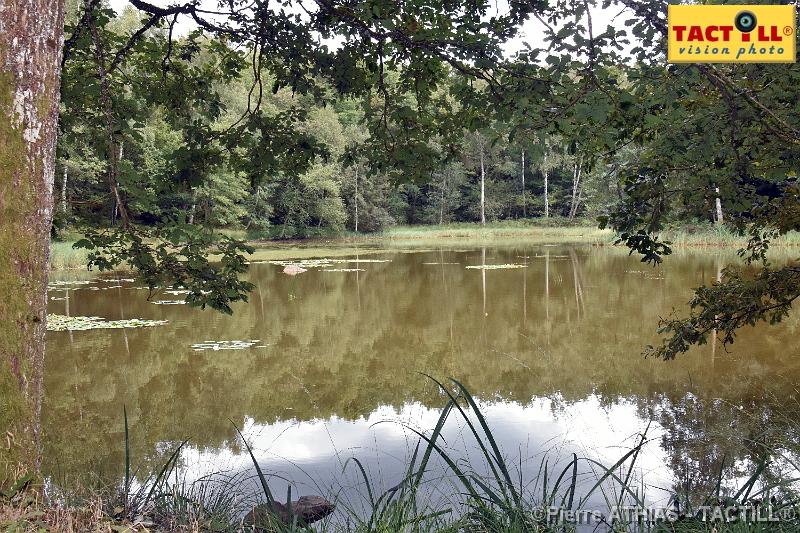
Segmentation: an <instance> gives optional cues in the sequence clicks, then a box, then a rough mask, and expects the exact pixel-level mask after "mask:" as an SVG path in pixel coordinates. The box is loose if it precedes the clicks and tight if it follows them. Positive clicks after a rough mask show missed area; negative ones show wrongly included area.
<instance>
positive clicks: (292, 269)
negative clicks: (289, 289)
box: [283, 265, 306, 276]
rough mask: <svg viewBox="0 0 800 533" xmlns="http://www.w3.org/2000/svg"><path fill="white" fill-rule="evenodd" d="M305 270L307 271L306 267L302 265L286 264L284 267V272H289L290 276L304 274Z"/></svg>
mask: <svg viewBox="0 0 800 533" xmlns="http://www.w3.org/2000/svg"><path fill="white" fill-rule="evenodd" d="M303 272H306V269H305V268H303V267H301V266H297V265H286V266H285V267H283V273H284V274H289V275H290V276H296V275H297V274H302V273H303Z"/></svg>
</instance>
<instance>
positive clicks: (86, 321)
mask: <svg viewBox="0 0 800 533" xmlns="http://www.w3.org/2000/svg"><path fill="white" fill-rule="evenodd" d="M166 323H167V321H166V320H144V319H140V318H131V319H127V320H106V319H105V318H102V317H99V316H64V315H57V314H48V315H47V331H86V330H90V329H122V328H150V327H154V326H163V325H164V324H166Z"/></svg>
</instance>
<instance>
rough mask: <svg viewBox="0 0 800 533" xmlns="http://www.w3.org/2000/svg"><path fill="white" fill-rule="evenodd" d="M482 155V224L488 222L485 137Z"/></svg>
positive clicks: (481, 142)
mask: <svg viewBox="0 0 800 533" xmlns="http://www.w3.org/2000/svg"><path fill="white" fill-rule="evenodd" d="M479 150H480V155H481V224H484V225H485V224H486V169H485V167H484V161H483V139H481V140H480V147H479Z"/></svg>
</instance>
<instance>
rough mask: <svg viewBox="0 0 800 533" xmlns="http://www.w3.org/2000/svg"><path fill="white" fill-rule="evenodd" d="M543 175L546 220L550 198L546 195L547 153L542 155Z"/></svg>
mask: <svg viewBox="0 0 800 533" xmlns="http://www.w3.org/2000/svg"><path fill="white" fill-rule="evenodd" d="M542 167H543V169H544V170H543V171H542V173H543V174H544V218H548V217H549V216H550V198H549V196H548V194H547V152H545V154H544V161H543V162H542Z"/></svg>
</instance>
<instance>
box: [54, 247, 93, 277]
mask: <svg viewBox="0 0 800 533" xmlns="http://www.w3.org/2000/svg"><path fill="white" fill-rule="evenodd" d="M73 244H75V242H74V241H53V242H52V243H51V244H50V270H80V269H85V268H86V264H87V263H88V262H89V260H88V255H89V253H88V251H87V250H83V249H81V250H76V249H74V248H73V247H72V245H73Z"/></svg>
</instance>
